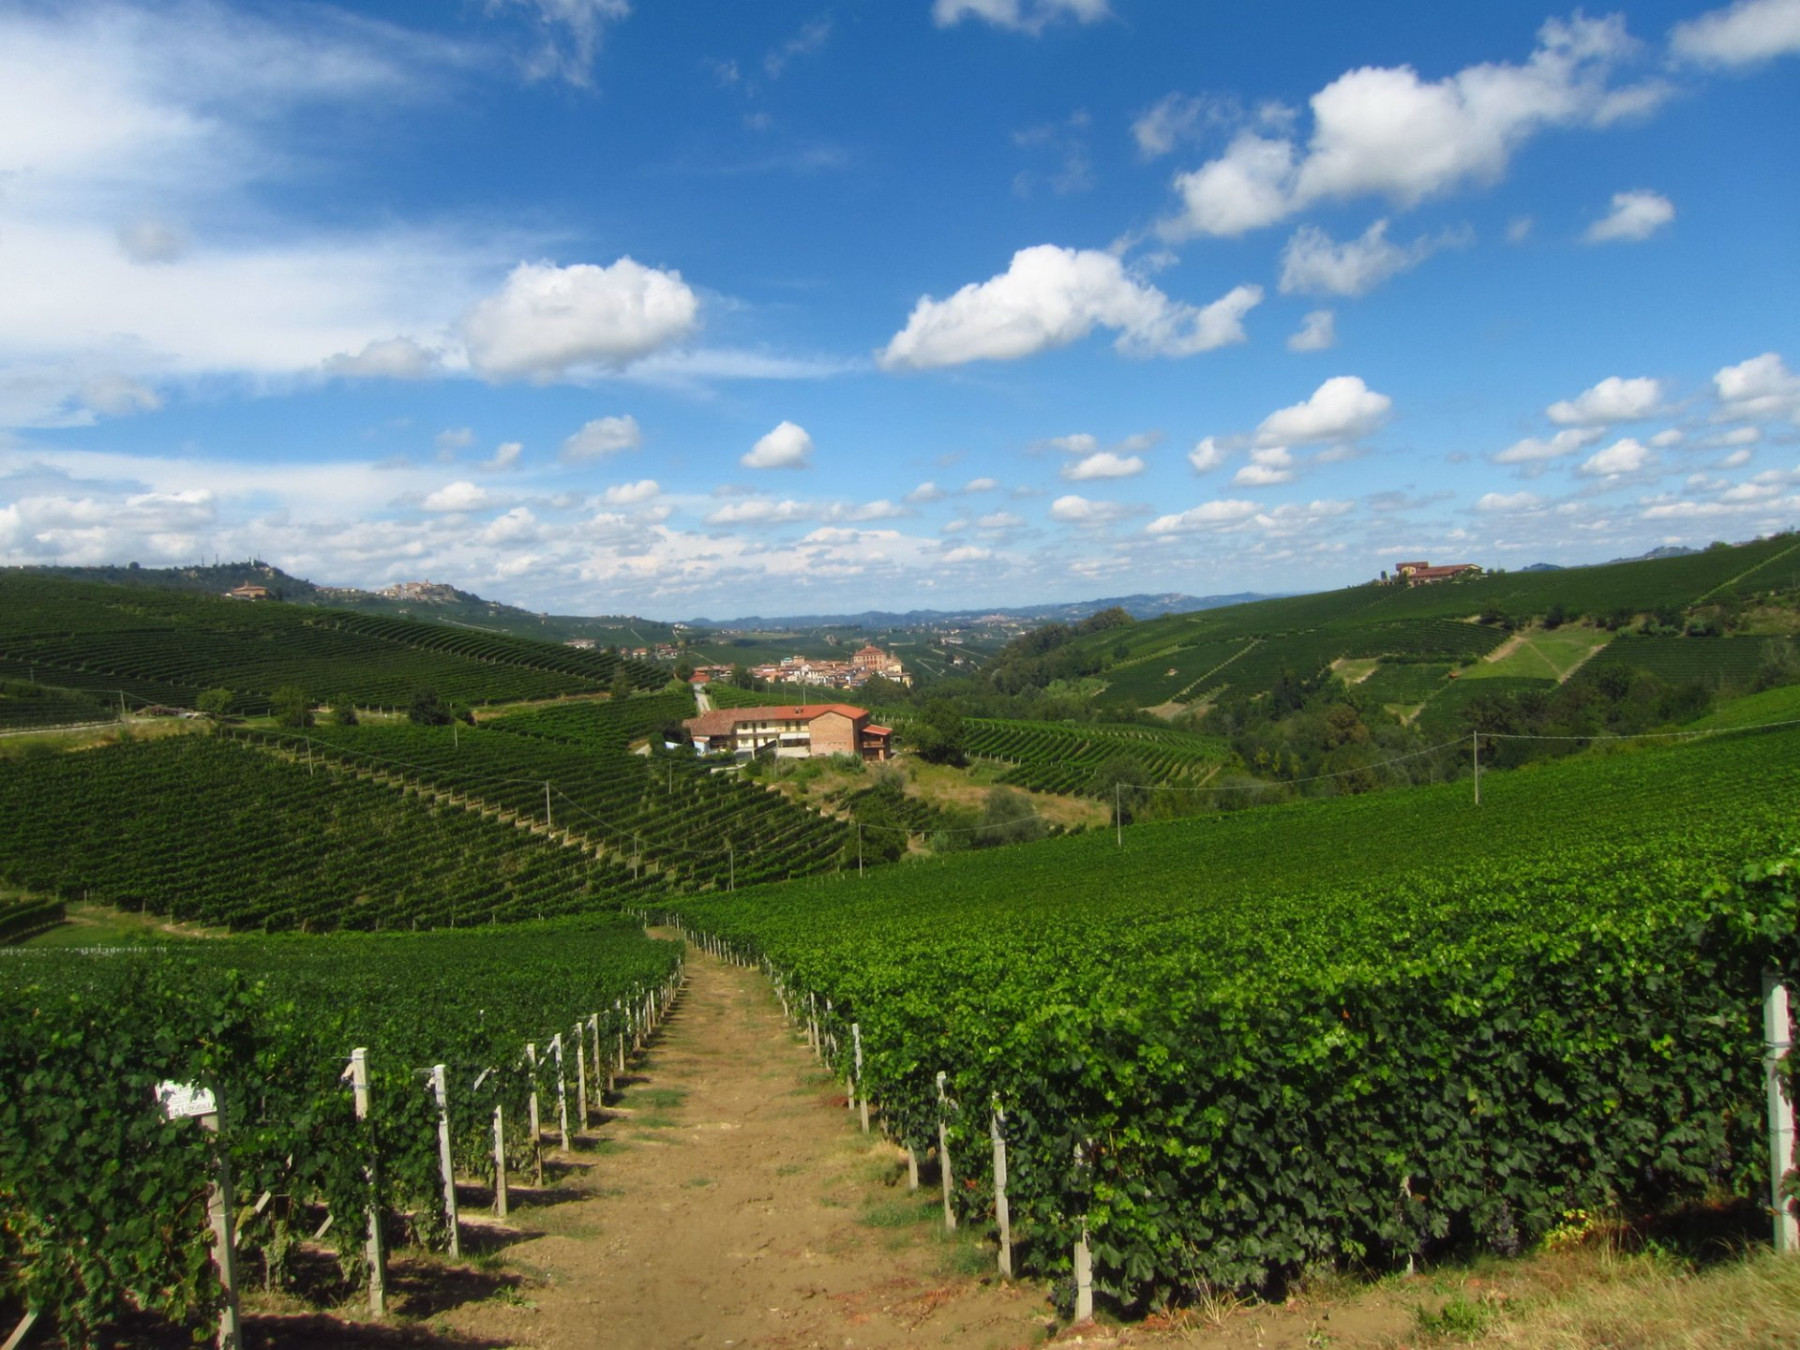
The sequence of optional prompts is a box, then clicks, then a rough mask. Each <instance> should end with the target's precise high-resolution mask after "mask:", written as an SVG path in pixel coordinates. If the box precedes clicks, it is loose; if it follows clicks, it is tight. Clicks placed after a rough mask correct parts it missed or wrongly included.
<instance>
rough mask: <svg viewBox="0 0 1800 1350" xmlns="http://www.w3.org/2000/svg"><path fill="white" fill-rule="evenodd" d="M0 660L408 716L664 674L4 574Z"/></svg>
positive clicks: (179, 696)
mask: <svg viewBox="0 0 1800 1350" xmlns="http://www.w3.org/2000/svg"><path fill="white" fill-rule="evenodd" d="M0 659H4V661H5V662H6V663H7V665H6V668H5V670H4V671H3V672H0V673H6V674H11V673H13V671H15V670H16V669H18V668H19V667H21V666H23V667H24V668H25V669H26V670H28V671H29V670H36V671H37V672H38V673H39V674H40V675H41V676H42V678H44V679H45V680H47V681H50V682H53V683H58V684H63V685H70V686H74V687H81V688H96V687H110V688H119V687H122V682H133V681H134V682H137V683H139V684H140V685H144V686H148V687H149V688H150V689H151V690H153V691H154V692H149V693H146V695H145V696H146V697H148V698H152V699H154V700H157V701H172V702H180V703H182V704H184V705H186V706H192V702H193V696H194V695H195V694H196V693H197V692H198V691H199V690H201V689H206V688H225V689H231V690H234V691H238V692H239V693H241V694H262V695H264V696H266V695H267V694H269V693H270V692H272V691H273V690H275V689H277V688H280V687H282V686H284V685H298V686H300V687H301V688H303V689H305V690H307V691H308V692H310V693H311V694H313V695H314V696H315V697H317V698H320V699H338V698H345V699H349V700H350V701H352V702H355V703H357V704H359V705H362V706H365V707H368V706H382V707H400V706H405V705H406V704H407V703H408V702H409V701H410V699H411V697H412V695H413V693H414V691H415V690H416V689H418V688H419V687H420V686H427V685H428V686H431V687H433V688H435V689H437V691H438V692H439V693H440V694H441V695H443V696H444V697H446V698H450V699H454V700H457V701H461V702H468V703H492V702H506V701H517V700H525V699H542V698H553V697H556V696H557V695H560V694H567V693H578V692H584V691H591V690H596V689H604V688H606V687H608V686H609V685H610V683H611V681H612V680H613V678H614V676H615V675H617V674H618V673H619V672H620V671H621V670H623V671H624V672H625V673H626V674H627V675H628V677H629V678H630V680H631V681H632V683H634V684H636V685H638V686H640V687H644V688H656V687H660V686H661V685H662V684H663V683H664V681H665V678H666V677H665V676H664V674H663V673H662V672H661V671H659V670H657V669H656V668H654V667H652V666H648V665H644V664H642V663H638V662H621V661H619V659H618V658H617V657H615V656H611V655H609V654H607V653H604V652H591V651H579V650H576V649H573V648H568V647H563V646H560V645H558V644H555V643H546V642H533V641H530V640H528V639H524V638H513V637H507V636H504V635H500V634H487V633H476V632H471V631H469V630H466V629H458V628H449V627H444V626H442V625H438V624H429V623H419V622H414V621H411V620H403V619H387V618H382V617H379V616H372V615H360V614H355V613H352V612H349V611H337V610H327V609H316V608H312V607H306V606H299V605H283V604H277V603H273V602H257V603H255V604H246V603H243V602H238V601H229V600H224V599H217V598H212V597H204V596H194V595H184V594H178V593H175V592H164V591H151V590H144V589H133V588H125V587H116V586H105V585H98V584H88V583H75V582H65V581H59V580H55V579H52V578H45V577H37V576H29V575H24V574H20V573H4V572H0ZM171 695H173V697H171Z"/></svg>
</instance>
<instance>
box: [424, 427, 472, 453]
mask: <svg viewBox="0 0 1800 1350" xmlns="http://www.w3.org/2000/svg"><path fill="white" fill-rule="evenodd" d="M433 443H434V444H435V445H436V446H437V449H438V454H440V455H451V456H454V455H455V453H456V452H457V451H458V450H467V449H468V448H469V447H470V446H471V445H473V444H475V432H474V429H473V428H471V427H445V428H444V429H443V430H442V431H440V432H438V434H437V435H436V436H435V437H434V438H433Z"/></svg>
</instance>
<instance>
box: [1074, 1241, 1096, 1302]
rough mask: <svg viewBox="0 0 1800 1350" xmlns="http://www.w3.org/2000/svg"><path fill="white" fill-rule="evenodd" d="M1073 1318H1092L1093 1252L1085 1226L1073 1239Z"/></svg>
mask: <svg viewBox="0 0 1800 1350" xmlns="http://www.w3.org/2000/svg"><path fill="white" fill-rule="evenodd" d="M1075 1320H1076V1321H1077V1322H1091V1321H1093V1320H1094V1254H1093V1253H1092V1252H1091V1251H1089V1250H1088V1232H1087V1226H1086V1225H1085V1224H1084V1225H1082V1229H1081V1236H1080V1237H1079V1238H1077V1239H1076V1240H1075Z"/></svg>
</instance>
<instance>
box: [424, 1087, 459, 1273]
mask: <svg viewBox="0 0 1800 1350" xmlns="http://www.w3.org/2000/svg"><path fill="white" fill-rule="evenodd" d="M431 1095H432V1096H433V1097H435V1098H437V1109H438V1170H439V1171H441V1172H442V1173H443V1174H444V1222H445V1223H447V1224H449V1225H450V1255H452V1256H461V1255H462V1234H461V1233H459V1232H458V1231H457V1225H456V1166H455V1164H454V1163H453V1162H452V1161H451V1160H450V1089H449V1087H448V1086H447V1085H446V1084H445V1082H444V1066H443V1065H442V1064H433V1065H432V1066H431Z"/></svg>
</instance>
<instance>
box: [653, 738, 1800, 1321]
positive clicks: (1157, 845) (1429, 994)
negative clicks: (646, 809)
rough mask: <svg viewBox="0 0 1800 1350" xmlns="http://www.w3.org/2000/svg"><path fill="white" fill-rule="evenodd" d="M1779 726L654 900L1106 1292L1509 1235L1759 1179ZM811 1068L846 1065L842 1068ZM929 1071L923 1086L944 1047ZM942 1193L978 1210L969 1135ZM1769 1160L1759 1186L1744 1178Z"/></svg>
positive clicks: (893, 1120)
mask: <svg viewBox="0 0 1800 1350" xmlns="http://www.w3.org/2000/svg"><path fill="white" fill-rule="evenodd" d="M1797 737H1800V730H1797V731H1785V732H1771V733H1765V734H1763V735H1760V736H1754V737H1738V738H1730V739H1723V740H1718V741H1711V742H1704V743H1699V744H1689V745H1680V746H1677V747H1675V748H1671V749H1667V750H1661V751H1655V752H1641V753H1633V754H1617V755H1609V756H1593V757H1584V758H1581V759H1578V760H1569V761H1562V762H1559V763H1555V764H1551V765H1546V766H1542V767H1538V768H1533V769H1528V770H1521V771H1518V772H1514V773H1510V774H1505V775H1499V776H1489V778H1488V779H1487V780H1486V781H1484V784H1483V791H1482V800H1481V804H1480V805H1479V807H1477V806H1476V805H1474V804H1473V803H1472V801H1471V797H1470V788H1469V785H1468V784H1467V783H1466V782H1465V783H1460V784H1446V785H1443V786H1439V787H1430V788H1421V789H1414V790H1409V791H1397V792H1390V793H1386V794H1378V795H1374V796H1367V797H1353V798H1339V799H1334V800H1330V801H1324V802H1316V803H1307V804H1304V805H1296V806H1289V807H1280V808H1273V809H1270V810H1265V811H1259V812H1249V813H1240V814H1229V815H1225V816H1214V817H1209V818H1205V819H1201V820H1197V821H1189V822H1183V823H1172V824H1168V825H1163V826H1145V827H1139V828H1136V829H1134V830H1133V831H1131V833H1130V834H1129V836H1128V837H1127V838H1126V839H1125V842H1124V847H1123V849H1122V850H1121V849H1119V848H1118V847H1117V846H1116V845H1115V841H1114V840H1113V839H1111V838H1110V837H1108V836H1103V835H1092V834H1090V835H1084V836H1079V837H1076V838H1072V839H1065V840H1057V841H1053V842H1050V843H1046V844H1042V845H1039V846H1036V847H1034V848H1031V849H1027V850H1011V851H1009V852H1007V853H1005V854H1003V855H995V854H975V855H959V856H957V857H955V858H953V859H950V860H947V861H942V862H936V863H926V864H919V865H917V866H913V867H909V868H907V869H905V870H904V873H903V874H894V873H884V874H877V875H875V876H872V877H871V878H870V879H869V880H867V881H866V882H864V883H862V884H860V885H852V886H845V885H842V884H838V885H834V886H832V887H831V888H830V889H829V891H826V890H822V889H819V888H818V887H816V886H814V885H810V884H806V883H797V884H794V885H790V886H786V887H782V888H763V889H759V890H755V891H750V892H740V893H739V894H737V895H734V896H714V897H710V898H697V899H693V900H689V901H684V902H681V904H680V908H679V912H680V915H681V916H682V919H683V921H684V922H686V923H688V924H690V925H692V926H693V927H695V928H698V929H700V930H703V931H705V932H708V933H710V934H713V935H714V936H715V937H716V938H717V939H719V940H721V941H722V942H724V943H726V944H728V945H729V946H731V947H732V948H733V949H735V950H738V951H741V952H744V953H746V954H748V955H749V956H751V957H753V958H755V959H760V960H763V961H766V962H767V964H768V967H769V968H770V969H771V970H772V971H773V972H774V973H775V975H776V976H777V978H778V979H780V980H781V981H782V982H783V987H784V989H785V990H786V994H785V997H786V998H787V999H788V1000H790V1001H791V1002H792V1003H793V1004H795V1005H798V1006H804V1007H805V1008H807V1009H809V1010H812V1009H816V1010H817V1014H818V1016H819V1017H820V1018H821V1019H822V1021H823V1023H824V1026H825V1028H826V1033H827V1034H828V1035H829V1036H830V1037H832V1038H835V1042H836V1043H837V1044H839V1045H845V1044H848V1043H849V1042H850V1040H851V1039H852V1024H855V1035H856V1037H857V1038H858V1039H859V1043H860V1047H861V1069H860V1073H861V1079H860V1084H859V1090H860V1093H861V1094H863V1095H866V1096H867V1098H869V1099H870V1100H872V1101H873V1102H874V1104H875V1105H876V1107H877V1108H878V1109H879V1111H880V1113H881V1116H882V1118H883V1120H884V1121H885V1122H886V1124H887V1127H888V1128H889V1129H891V1130H892V1131H893V1132H894V1133H895V1134H896V1135H897V1137H898V1138H899V1139H900V1140H901V1141H902V1142H903V1143H904V1144H906V1145H907V1146H908V1147H909V1148H911V1149H912V1150H913V1151H914V1152H915V1154H917V1155H920V1156H923V1155H924V1154H925V1153H926V1151H927V1149H928V1147H929V1146H930V1145H932V1144H934V1143H935V1142H936V1141H937V1139H938V1137H939V1136H938V1134H937V1131H938V1128H939V1125H940V1123H941V1124H942V1125H943V1127H944V1130H945V1134H944V1136H943V1138H944V1139H945V1141H946V1142H947V1144H948V1148H949V1151H950V1153H951V1155H952V1156H953V1157H955V1158H957V1159H964V1158H974V1157H982V1156H985V1154H986V1152H987V1150H988V1147H989V1135H990V1131H991V1130H992V1129H994V1128H1001V1127H999V1126H997V1125H996V1122H995V1120H994V1118H993V1113H992V1110H991V1108H992V1107H993V1106H995V1105H998V1106H1000V1107H1001V1108H1002V1109H1003V1111H1004V1125H1003V1130H1004V1136H1005V1139H1006V1142H1007V1146H1008V1150H1009V1164H1008V1167H1009V1177H1010V1192H1009V1195H1010V1206H1011V1209H1010V1216H1011V1232H1012V1235H1013V1240H1014V1241H1015V1243H1017V1244H1019V1248H1020V1251H1021V1252H1022V1257H1021V1260H1022V1261H1023V1263H1024V1268H1026V1269H1029V1270H1031V1271H1034V1272H1036V1273H1038V1274H1041V1275H1047V1276H1051V1277H1054V1278H1057V1279H1059V1280H1062V1281H1064V1282H1065V1284H1064V1289H1065V1293H1066V1292H1067V1285H1066V1281H1067V1279H1068V1276H1069V1272H1070V1262H1071V1259H1072V1258H1071V1255H1070V1253H1071V1251H1072V1250H1073V1246H1074V1244H1075V1243H1076V1242H1077V1240H1078V1239H1080V1238H1081V1237H1082V1235H1083V1234H1085V1235H1086V1236H1087V1238H1088V1240H1089V1241H1090V1243H1091V1252H1092V1258H1093V1262H1094V1284H1095V1287H1096V1288H1098V1289H1100V1290H1102V1291H1103V1292H1106V1293H1109V1294H1110V1295H1112V1296H1113V1297H1115V1298H1116V1299H1118V1300H1119V1301H1120V1302H1122V1303H1124V1304H1126V1305H1127V1306H1137V1307H1141V1306H1143V1305H1144V1304H1145V1302H1146V1301H1149V1300H1153V1299H1156V1298H1159V1297H1163V1296H1171V1295H1173V1296H1183V1295H1185V1296H1192V1295H1193V1293H1194V1292H1195V1291H1197V1290H1205V1289H1208V1288H1213V1289H1216V1288H1241V1287H1244V1286H1252V1287H1260V1288H1263V1289H1271V1288H1276V1289H1278V1288H1280V1287H1281V1285H1282V1284H1283V1282H1284V1281H1286V1280H1287V1279H1288V1278H1290V1277H1292V1276H1293V1275H1295V1274H1297V1273H1298V1272H1300V1271H1301V1270H1303V1269H1306V1268H1308V1267H1311V1266H1315V1265H1319V1264H1327V1265H1330V1264H1337V1263H1345V1264H1354V1265H1358V1266H1372V1267H1373V1268H1376V1269H1383V1268H1393V1267H1394V1266H1396V1265H1404V1264H1405V1263H1406V1262H1407V1260H1408V1259H1409V1258H1412V1257H1413V1256H1415V1255H1430V1254H1432V1253H1434V1252H1439V1251H1442V1250H1445V1249H1447V1248H1451V1247H1456V1246H1459V1245H1465V1244H1470V1243H1473V1244H1475V1245H1477V1246H1480V1247H1486V1248H1490V1249H1494V1250H1500V1251H1507V1250H1515V1249H1517V1248H1518V1247H1520V1246H1522V1245H1524V1244H1528V1243H1530V1242H1532V1241H1534V1240H1536V1239H1537V1238H1539V1237H1540V1236H1541V1235H1542V1234H1543V1233H1544V1232H1545V1231H1547V1230H1548V1229H1549V1228H1550V1227H1551V1226H1552V1225H1553V1224H1555V1223H1556V1222H1557V1221H1558V1220H1559V1219H1560V1217H1561V1215H1562V1214H1563V1213H1564V1212H1565V1211H1567V1210H1572V1209H1577V1208H1605V1207H1609V1206H1624V1207H1626V1208H1627V1210H1629V1209H1631V1208H1632V1207H1635V1206H1645V1207H1652V1208H1653V1207H1656V1206H1659V1205H1666V1204H1669V1203H1673V1202H1675V1201H1677V1200H1679V1199H1682V1198H1697V1197H1700V1196H1702V1195H1705V1194H1707V1193H1709V1191H1710V1190H1711V1189H1712V1188H1714V1187H1716V1186H1720V1185H1724V1186H1728V1187H1730V1188H1731V1189H1733V1190H1735V1191H1736V1193H1738V1194H1746V1193H1749V1192H1751V1191H1752V1190H1753V1188H1754V1186H1755V1184H1756V1178H1757V1176H1758V1175H1759V1173H1760V1174H1762V1175H1765V1176H1766V1171H1764V1169H1766V1159H1767V1152H1766V1146H1765V1145H1764V1144H1763V1143H1762V1141H1761V1140H1760V1137H1759V1130H1760V1126H1761V1104H1760V1103H1761V1092H1762V1069H1761V1063H1760V1054H1761V1040H1760V1017H1759V1014H1758V1000H1759V984H1758V972H1759V970H1760V969H1761V968H1762V967H1763V966H1764V965H1766V964H1771V963H1773V964H1778V965H1781V966H1783V967H1784V968H1785V969H1786V970H1787V971H1788V973H1789V977H1790V979H1791V977H1792V975H1793V974H1794V973H1795V970H1796V963H1797V960H1800V953H1796V950H1795V938H1794V932H1795V927H1794V919H1795V912H1794V896H1793V893H1792V891H1791V889H1788V887H1789V885H1790V883H1788V882H1787V881H1785V880H1783V879H1782V878H1781V877H1779V876H1776V877H1772V878H1768V879H1765V880H1764V881H1762V882H1760V883H1757V884H1755V885H1751V886H1749V887H1739V888H1735V889H1734V888H1730V887H1725V888H1723V889H1720V883H1721V882H1723V881H1724V880H1725V879H1727V878H1730V877H1733V876H1735V875H1737V874H1738V873H1739V871H1740V869H1741V868H1743V866H1744V863H1745V860H1746V859H1754V858H1758V857H1762V856H1766V855H1769V854H1772V853H1775V852H1777V851H1778V850H1779V849H1781V848H1782V847H1783V842H1784V839H1786V838H1787V837H1788V836H1789V835H1790V833H1791V830H1792V822H1793V818H1794V812H1795V809H1796V807H1800V755H1797V753H1796V751H1797V750H1800V739H1797ZM843 1071H844V1072H846V1073H849V1072H853V1070H852V1069H851V1068H849V1067H848V1065H847V1063H846V1064H845V1066H844V1068H843ZM940 1073H941V1074H942V1075H944V1077H943V1080H942V1086H941V1087H940V1082H939V1077H938V1075H939V1074H940ZM957 1177H958V1187H957V1189H956V1190H955V1191H954V1192H953V1194H952V1200H953V1202H954V1204H955V1206H956V1208H957V1210H958V1211H959V1212H960V1213H961V1215H962V1216H963V1218H964V1219H965V1221H974V1222H977V1223H981V1222H985V1221H986V1220H987V1218H988V1216H989V1214H990V1212H991V1210H990V1206H991V1201H992V1194H991V1190H990V1189H989V1183H988V1182H987V1181H986V1179H985V1177H984V1175H983V1173H982V1170H981V1169H980V1168H979V1167H977V1168H974V1169H971V1168H970V1167H969V1166H968V1165H967V1164H966V1163H965V1164H964V1165H963V1166H962V1168H961V1170H959V1171H958V1173H957ZM1763 1184H1764V1185H1766V1182H1764V1183H1763Z"/></svg>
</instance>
